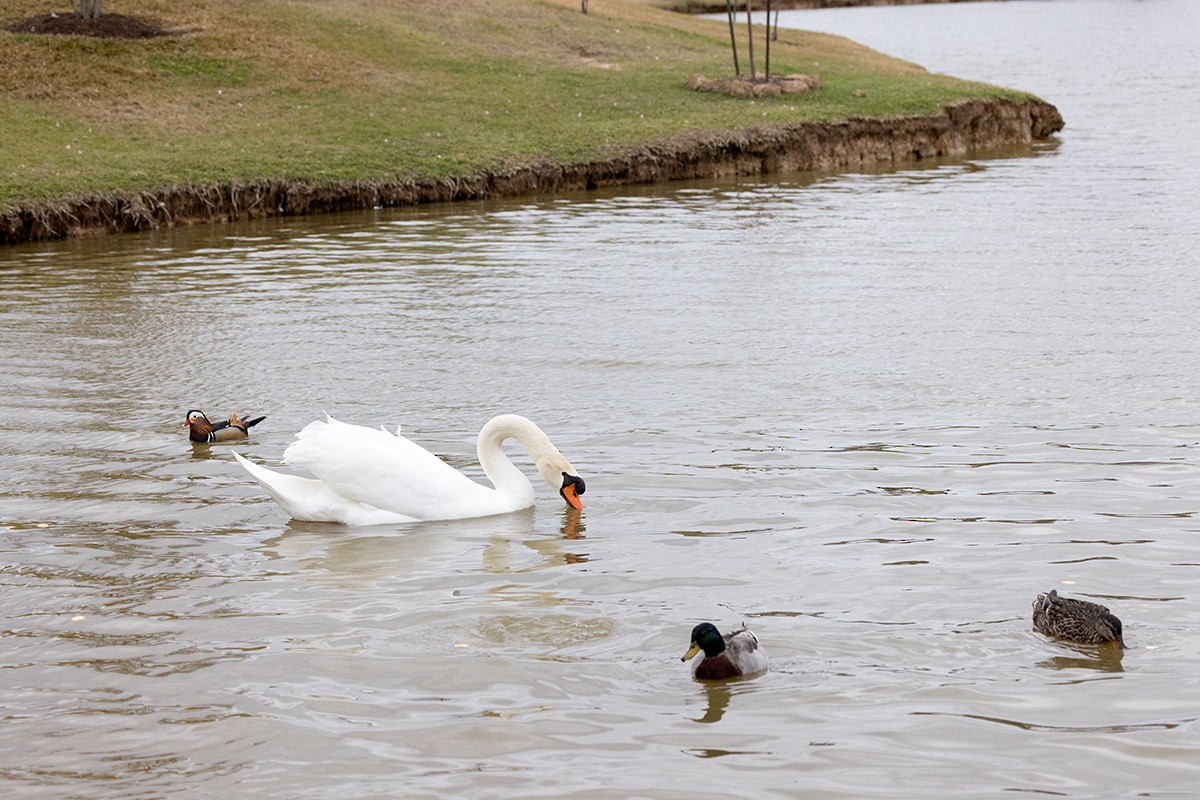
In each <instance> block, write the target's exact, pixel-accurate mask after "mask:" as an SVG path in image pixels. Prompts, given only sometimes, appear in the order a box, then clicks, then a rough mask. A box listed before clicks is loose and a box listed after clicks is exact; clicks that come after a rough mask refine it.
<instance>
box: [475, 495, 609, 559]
mask: <svg viewBox="0 0 1200 800" xmlns="http://www.w3.org/2000/svg"><path fill="white" fill-rule="evenodd" d="M562 514H563V516H562V522H561V524H560V525H559V529H558V536H557V537H555V538H545V537H540V536H536V533H535V531H534V530H533V529H532V526H530V530H529V531H528V538H525V539H524V540H523V541H522V542H521V544H523V545H524V546H525V547H526V548H527V549H528V550H532V551H533V552H534V553H537V554H538V555H539V556H540V557H541V560H540V561H539V562H537V563H534V564H532V565H527V566H521V565H520V564H519V563H518V562H520V561H521V560H522V559H521V554H523V553H524V551H520V552H519V553H514V552H513V548H512V544H513V541H514V540H515V539H516V538H518V537H515V536H511V535H492V536H490V537H489V538H488V544H487V547H485V548H484V551H483V568H484V569H485V570H487V571H488V572H493V573H506V572H514V573H517V572H536V571H537V570H542V569H546V568H548V567H557V566H562V565H564V564H583V563H585V562H586V561H588V560H589V555H588V554H587V553H584V552H579V548H578V547H570V548H569V549H568V548H567V547H564V546H563V542H567V541H570V542H578V541H582V540H583V539H585V538H586V537H585V536H584V535H583V532H584V531H585V530H587V525H585V524H584V522H583V519H582V514H581V513H580V512H579V510H578V509H575V508H570V507H568V508H564V509H563V511H562Z"/></svg>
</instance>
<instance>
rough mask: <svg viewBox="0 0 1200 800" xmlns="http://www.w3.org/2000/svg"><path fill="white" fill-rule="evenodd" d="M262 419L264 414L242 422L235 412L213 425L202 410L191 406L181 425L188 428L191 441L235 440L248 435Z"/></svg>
mask: <svg viewBox="0 0 1200 800" xmlns="http://www.w3.org/2000/svg"><path fill="white" fill-rule="evenodd" d="M264 419H266V417H265V416H262V417H254V418H253V419H248V420H246V421H245V422H243V421H242V418H241V417H239V416H238V415H237V414H230V415H229V419H226V420H222V421H220V422H218V423H217V424H216V425H214V424H212V423H211V422H209V421H208V417H206V416H205V415H204V412H203V411H201V410H200V409H197V408H193V409H192V410H191V411H189V412H187V419H185V420H184V421H183V427H185V428H188V429H189V430H188V438H189V439H191V440H192V441H193V442H236V441H239V440H241V439H245V438H246V437H247V436H249V435H250V428H252V427H254V426H255V425H257V424H258V423H260V422H262V421H263V420H264Z"/></svg>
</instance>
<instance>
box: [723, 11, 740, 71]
mask: <svg viewBox="0 0 1200 800" xmlns="http://www.w3.org/2000/svg"><path fill="white" fill-rule="evenodd" d="M733 15H734V11H733V0H725V16H727V17H729V45H730V46H731V47H732V48H733V74H734V75H741V74H742V65H741V62H739V61H738V55H737V37H736V36H735V35H734V33H733Z"/></svg>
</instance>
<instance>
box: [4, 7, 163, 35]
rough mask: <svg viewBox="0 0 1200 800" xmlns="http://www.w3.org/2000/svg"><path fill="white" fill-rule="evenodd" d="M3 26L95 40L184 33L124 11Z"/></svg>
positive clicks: (45, 16)
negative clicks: (93, 16)
mask: <svg viewBox="0 0 1200 800" xmlns="http://www.w3.org/2000/svg"><path fill="white" fill-rule="evenodd" d="M2 27H3V29H4V30H6V31H8V32H10V33H32V34H48V35H58V36H91V37H93V38H95V39H157V38H159V37H161V36H179V35H180V34H181V33H183V31H179V30H174V29H171V28H166V27H163V26H162V25H160V24H159V23H157V22H155V21H153V20H147V19H141V18H140V17H127V16H125V15H124V14H101V15H100V16H99V17H97V18H95V19H87V18H85V17H82V16H80V15H79V14H55V13H49V14H39V15H38V16H36V17H28V18H26V19H23V20H19V21H17V22H9V23H6V24H5V25H3V26H2Z"/></svg>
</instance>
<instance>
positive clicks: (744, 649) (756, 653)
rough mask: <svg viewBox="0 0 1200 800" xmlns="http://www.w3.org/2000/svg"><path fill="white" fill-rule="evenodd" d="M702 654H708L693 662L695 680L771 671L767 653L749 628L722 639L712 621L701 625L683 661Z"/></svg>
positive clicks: (697, 627)
mask: <svg viewBox="0 0 1200 800" xmlns="http://www.w3.org/2000/svg"><path fill="white" fill-rule="evenodd" d="M700 651H704V655H702V656H700V658H699V659H698V660H696V661H695V662H693V664H692V677H694V678H699V679H700V680H703V681H715V680H723V679H725V678H736V677H739V676H741V675H750V674H753V673H755V672H763V671H764V670H766V668H767V654H766V651H764V650H763V649H762V647H761V646H759V644H758V637H757V636H755V635H754V634H753V633H751V632H750V631H749V630H748V629H747V628H746V627H745V626H743V627H741V628H738V629H737V630H735V631H732V632H730V633H727V634H725V635H724V636H721V632H720V631H718V630H717V627H716V626H715V625H713V624H712V623H711V622H701V623H700V624H699V625H697V626H696V627H695V628H692V646H691V647H689V648H688V651H687V652H686V653H684V654H683V658H681V659H680V661H687V660H688V659H689V658H691V657H692V656H694V655H696V654H697V653H699V652H700Z"/></svg>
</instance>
